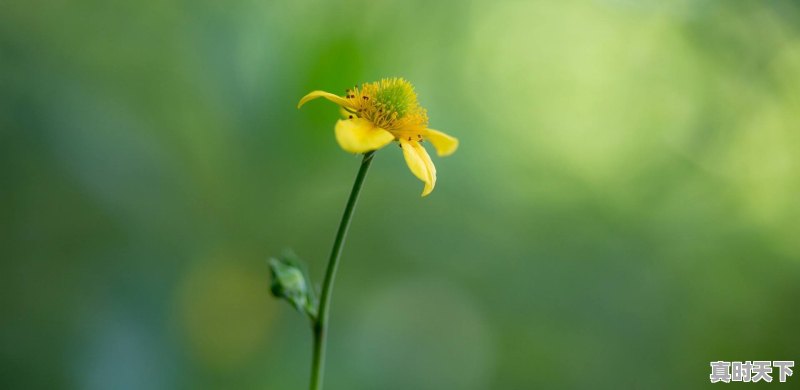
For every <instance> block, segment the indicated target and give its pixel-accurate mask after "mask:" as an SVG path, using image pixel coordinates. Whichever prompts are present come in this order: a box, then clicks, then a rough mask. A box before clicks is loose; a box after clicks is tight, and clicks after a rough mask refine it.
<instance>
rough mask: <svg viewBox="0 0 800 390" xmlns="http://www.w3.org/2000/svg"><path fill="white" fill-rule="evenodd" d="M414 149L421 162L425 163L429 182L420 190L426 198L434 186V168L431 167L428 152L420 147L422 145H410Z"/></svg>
mask: <svg viewBox="0 0 800 390" xmlns="http://www.w3.org/2000/svg"><path fill="white" fill-rule="evenodd" d="M412 145H413V146H414V149H416V150H417V154H419V155H420V157H422V162H424V163H425V168H426V169H427V170H428V177H429V178H430V181H427V182H425V188H424V189H423V190H422V196H426V195H428V194H430V193H431V191H433V187H435V186H436V166H435V165H433V161H431V156H430V155H428V151H427V150H425V148H423V147H422V144H420V143H419V142H414V143H412Z"/></svg>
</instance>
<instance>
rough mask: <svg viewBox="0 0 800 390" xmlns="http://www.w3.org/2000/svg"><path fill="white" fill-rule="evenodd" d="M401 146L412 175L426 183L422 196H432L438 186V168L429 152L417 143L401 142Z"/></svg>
mask: <svg viewBox="0 0 800 390" xmlns="http://www.w3.org/2000/svg"><path fill="white" fill-rule="evenodd" d="M400 146H401V147H402V148H403V157H405V159H406V164H407V165H408V168H409V169H410V170H411V173H413V174H414V176H416V177H417V178H418V179H420V180H422V181H423V182H424V183H425V188H424V189H423V190H422V196H426V195H428V194H430V193H431V191H433V187H434V186H435V185H436V167H434V166H433V162H432V161H431V158H430V156H429V155H428V152H427V151H425V148H423V147H422V145H420V144H419V142H416V141H410V142H409V141H405V140H400Z"/></svg>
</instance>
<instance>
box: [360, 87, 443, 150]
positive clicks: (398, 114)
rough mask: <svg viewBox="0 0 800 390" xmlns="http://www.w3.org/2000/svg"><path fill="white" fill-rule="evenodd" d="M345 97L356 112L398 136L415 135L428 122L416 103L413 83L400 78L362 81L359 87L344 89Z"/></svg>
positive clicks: (423, 111)
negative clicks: (371, 81) (369, 81)
mask: <svg viewBox="0 0 800 390" xmlns="http://www.w3.org/2000/svg"><path fill="white" fill-rule="evenodd" d="M346 98H347V99H348V101H349V102H350V103H351V104H352V105H353V107H355V109H356V114H357V115H358V116H360V117H362V118H366V119H367V120H369V121H371V122H372V123H374V124H375V126H377V127H380V128H382V129H386V130H388V131H390V132H391V133H392V134H394V135H395V137H398V138H400V137H403V136H406V135H408V134H411V133H413V134H415V135H416V134H417V133H418V132H419V131H420V129H424V128H425V127H426V126H427V125H428V115H427V114H426V113H425V109H423V108H422V107H420V105H419V102H418V101H417V94H416V93H415V92H414V87H413V86H412V85H411V83H409V82H408V81H406V80H404V79H401V78H393V79H383V80H381V81H378V82H374V83H366V84H363V85H361V88H360V89H359V88H357V87H354V88H353V89H351V90H348V91H347V96H346ZM407 133H408V134H407Z"/></svg>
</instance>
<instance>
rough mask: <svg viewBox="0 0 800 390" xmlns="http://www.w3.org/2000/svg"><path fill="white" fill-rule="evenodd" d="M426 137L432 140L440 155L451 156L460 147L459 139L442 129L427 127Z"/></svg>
mask: <svg viewBox="0 0 800 390" xmlns="http://www.w3.org/2000/svg"><path fill="white" fill-rule="evenodd" d="M425 138H427V139H428V140H430V141H431V143H432V144H433V147H434V148H436V153H437V154H438V155H439V156H442V157H444V156H449V155H451V154H453V153H454V152H455V151H456V149H458V139H457V138H455V137H452V136H449V135H447V134H445V133H442V132H441V131H438V130H434V129H425Z"/></svg>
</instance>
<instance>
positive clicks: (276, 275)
mask: <svg viewBox="0 0 800 390" xmlns="http://www.w3.org/2000/svg"><path fill="white" fill-rule="evenodd" d="M268 262H269V270H270V274H271V275H272V283H271V285H270V291H271V292H272V295H273V296H275V297H276V298H278V299H284V300H286V301H287V302H289V304H291V305H292V306H294V308H295V309H297V310H298V311H300V312H301V313H305V314H306V315H307V316H308V318H309V319H311V320H312V321H313V320H314V319H315V318H316V316H317V304H316V301H317V300H316V296H315V295H314V289H313V288H312V287H310V286H311V282H310V278H309V277H308V273H307V272H306V271H305V267H304V266H303V263H302V261H301V260H300V259H299V258H297V256H296V255H295V254H294V253H292V252H291V251H285V252H284V253H283V254H282V255H281V256H279V257H277V258H275V257H273V258H270V259H269V261H268Z"/></svg>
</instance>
